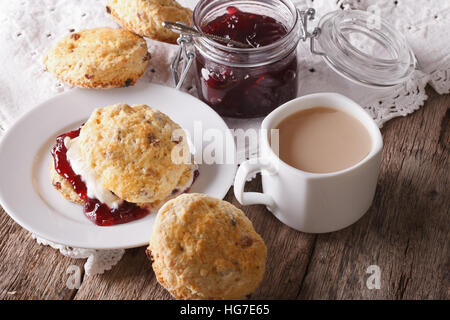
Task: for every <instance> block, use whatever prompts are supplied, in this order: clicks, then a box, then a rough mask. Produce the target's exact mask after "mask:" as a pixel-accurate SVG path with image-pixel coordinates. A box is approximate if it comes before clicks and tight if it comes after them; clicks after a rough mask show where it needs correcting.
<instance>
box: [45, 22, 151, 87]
mask: <svg viewBox="0 0 450 320" xmlns="http://www.w3.org/2000/svg"><path fill="white" fill-rule="evenodd" d="M149 59H150V54H149V53H148V51H147V43H146V42H145V40H144V39H143V38H141V37H139V36H137V35H135V34H134V33H132V32H130V31H127V30H122V29H113V28H97V29H88V30H83V31H80V32H76V33H71V34H69V35H67V36H65V37H64V38H62V39H61V40H60V41H59V42H58V43H57V44H56V46H55V47H53V48H52V49H51V50H50V51H49V52H48V53H47V56H46V57H45V59H44V64H45V67H46V69H47V71H49V72H50V73H52V74H53V75H54V76H55V77H56V78H58V79H59V80H61V81H62V82H65V83H69V84H70V85H73V86H77V87H85V88H113V87H124V86H125V87H126V86H131V85H134V84H135V83H136V81H137V80H138V79H139V78H140V77H141V76H142V75H143V74H144V72H145V70H146V68H147V65H148V61H149Z"/></svg>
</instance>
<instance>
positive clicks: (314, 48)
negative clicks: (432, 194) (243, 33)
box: [166, 0, 416, 118]
mask: <svg viewBox="0 0 450 320" xmlns="http://www.w3.org/2000/svg"><path fill="white" fill-rule="evenodd" d="M230 7H232V8H237V9H238V10H240V12H246V13H250V14H255V15H260V16H267V17H271V18H273V20H274V21H276V22H278V23H281V24H282V25H284V27H285V28H286V33H285V34H284V35H283V36H282V37H281V38H279V39H277V40H276V41H274V42H272V43H268V44H266V45H263V46H258V47H254V46H252V43H251V42H250V41H246V42H244V41H243V42H236V41H233V39H230V38H229V37H228V38H227V37H226V38H223V37H222V38H221V37H219V36H217V35H214V34H211V33H210V32H204V29H205V27H207V26H208V24H209V23H211V22H213V21H215V19H218V18H220V17H222V16H223V15H224V14H226V12H227V10H229V8H230ZM314 18H315V10H314V9H312V8H309V9H306V10H298V9H296V8H295V6H294V4H293V3H292V2H291V1H290V0H259V1H254V0H253V1H252V0H228V1H223V0H212V1H211V0H208V1H207V0H201V1H200V2H199V3H198V4H197V6H196V8H195V10H194V15H193V22H194V28H189V27H187V26H183V25H180V24H176V23H175V24H174V23H170V22H167V23H166V26H167V27H168V28H170V29H171V30H173V31H175V32H178V33H181V36H180V38H179V39H178V44H179V46H180V47H179V50H178V52H177V55H176V56H175V59H174V60H173V63H172V65H171V69H172V74H173V78H174V81H175V86H176V87H177V88H178V89H179V88H180V87H181V86H182V84H183V81H184V79H185V77H186V75H187V73H188V71H189V69H190V67H191V66H192V65H195V76H194V77H195V83H196V85H197V92H198V96H199V98H200V99H201V100H203V101H204V102H206V103H207V104H209V105H210V106H211V107H212V108H213V109H215V110H216V111H217V112H218V113H219V114H220V115H222V116H226V117H238V118H251V117H259V116H265V115H267V114H268V113H270V112H271V111H272V110H274V109H275V108H277V107H278V106H280V105H281V104H283V103H285V102H286V101H289V100H291V99H293V98H295V97H296V96H297V90H298V77H299V76H301V75H299V74H298V68H297V50H296V48H297V45H298V42H299V41H300V40H303V41H307V40H308V39H309V41H310V51H311V52H312V53H313V54H315V55H320V56H322V57H323V59H324V60H325V62H326V63H327V64H328V65H329V66H330V67H331V68H332V69H333V70H334V71H336V72H337V73H339V74H340V75H342V76H343V77H345V78H346V79H348V80H350V81H353V82H356V83H358V84H361V85H365V86H372V87H389V86H394V85H398V84H400V83H403V82H404V81H406V80H407V79H408V78H409V77H410V75H411V73H412V72H413V71H414V69H415V67H416V59H415V57H414V54H413V52H412V50H411V49H410V48H409V46H408V44H407V42H406V40H405V39H404V37H403V36H402V35H401V34H400V33H399V32H398V31H396V30H395V28H393V27H392V26H391V25H390V24H388V23H387V22H386V21H385V20H384V19H382V18H381V17H377V16H374V15H373V14H371V13H369V12H365V11H358V10H344V11H343V10H337V11H333V12H330V13H328V14H326V15H325V16H323V17H322V18H321V20H320V21H319V24H318V26H317V27H315V28H314V29H313V30H312V31H311V32H310V31H308V21H310V20H313V19H314ZM362 37H364V38H365V40H367V41H364V42H361V41H358V39H361V38H362ZM355 40H356V41H355ZM358 43H365V44H367V46H366V47H360V46H358ZM194 62H195V63H194ZM181 63H182V64H183V66H182V69H181V74H179V67H180V64H181Z"/></svg>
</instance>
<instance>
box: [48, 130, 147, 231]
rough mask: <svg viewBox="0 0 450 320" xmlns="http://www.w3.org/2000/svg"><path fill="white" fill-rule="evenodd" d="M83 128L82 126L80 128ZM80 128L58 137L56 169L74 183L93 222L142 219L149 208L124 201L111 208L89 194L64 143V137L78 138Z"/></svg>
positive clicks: (54, 156)
mask: <svg viewBox="0 0 450 320" xmlns="http://www.w3.org/2000/svg"><path fill="white" fill-rule="evenodd" d="M80 129H81V128H80ZM80 129H78V130H74V131H71V132H68V133H65V134H62V135H60V136H59V137H58V138H56V145H55V146H54V147H53V149H52V156H53V159H54V161H55V169H56V172H58V173H59V174H60V175H61V176H62V177H64V178H65V179H66V180H67V181H68V182H70V184H71V185H72V187H73V189H74V190H75V192H77V193H78V195H79V196H80V198H81V199H82V200H83V201H84V206H83V207H84V208H83V209H84V214H85V215H86V217H88V218H89V220H91V221H92V222H94V223H95V224H96V225H99V226H112V225H116V224H121V223H126V222H130V221H133V220H137V219H140V218H142V217H145V216H146V215H148V214H149V210H147V209H143V208H140V207H139V206H137V205H136V204H134V203H130V202H126V201H124V202H123V203H122V204H121V205H120V206H119V208H117V209H111V208H109V207H108V206H107V205H106V204H104V203H102V202H100V201H99V200H97V199H91V198H89V197H88V196H87V188H86V184H85V183H84V182H83V180H82V179H81V176H79V175H77V174H75V172H74V171H73V170H72V167H71V166H70V163H69V161H68V160H67V156H66V153H67V148H66V146H65V145H64V139H65V138H66V137H69V138H70V139H73V138H76V137H78V136H79V134H80Z"/></svg>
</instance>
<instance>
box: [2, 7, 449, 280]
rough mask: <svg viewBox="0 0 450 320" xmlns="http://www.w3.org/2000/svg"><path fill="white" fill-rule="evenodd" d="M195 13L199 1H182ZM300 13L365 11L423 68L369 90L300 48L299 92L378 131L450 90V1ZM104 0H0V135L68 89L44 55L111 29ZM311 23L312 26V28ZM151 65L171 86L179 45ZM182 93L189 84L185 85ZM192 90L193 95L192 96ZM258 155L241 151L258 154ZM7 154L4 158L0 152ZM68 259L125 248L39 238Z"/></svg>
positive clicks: (153, 44)
mask: <svg viewBox="0 0 450 320" xmlns="http://www.w3.org/2000/svg"><path fill="white" fill-rule="evenodd" d="M179 2H180V3H181V4H182V5H185V6H187V7H190V8H193V7H194V6H195V4H196V3H197V0H179ZM294 2H295V3H296V4H297V6H298V7H299V8H307V7H314V8H315V9H316V12H317V19H316V20H315V23H317V21H318V20H319V19H320V17H321V16H323V15H324V14H326V13H328V12H330V11H332V10H346V9H361V10H368V11H372V12H376V13H379V14H381V15H382V16H383V17H384V18H386V19H387V20H388V21H390V22H391V23H392V24H393V25H394V26H395V27H396V28H397V29H398V30H400V31H401V32H402V33H403V34H404V35H405V36H406V38H407V40H408V43H409V45H410V46H411V47H412V49H413V51H414V53H415V55H416V57H417V60H418V62H419V70H417V71H415V72H414V74H413V76H412V78H411V79H410V80H409V81H408V82H407V83H405V84H402V85H399V86H397V87H394V88H389V89H370V88H366V87H362V86H358V85H356V84H353V83H351V82H350V81H346V80H343V78H341V77H340V76H338V75H337V74H335V73H334V72H333V71H332V70H331V69H329V68H328V67H327V66H326V64H325V63H324V62H323V61H322V59H321V58H320V57H319V56H313V55H311V54H310V52H309V47H308V45H309V44H308V43H302V44H300V46H299V48H298V51H299V54H298V57H299V75H300V76H299V94H300V95H304V94H309V93H314V92H320V91H322V92H323V91H334V92H339V93H342V94H344V95H346V96H348V97H350V98H352V99H353V100H355V101H357V102H358V103H360V104H361V105H362V106H363V107H364V108H365V109H366V110H367V111H368V112H369V113H370V114H371V115H372V117H373V118H374V119H375V121H376V122H377V123H378V124H379V125H380V126H381V125H382V124H383V123H384V122H386V121H388V120H389V119H392V118H394V117H397V116H406V115H408V114H409V113H411V112H414V111H415V110H417V109H419V108H420V107H421V106H422V105H423V103H424V101H425V100H426V99H427V96H426V94H425V90H424V88H425V86H426V85H427V83H429V84H431V85H432V86H433V88H434V89H435V90H436V91H437V92H438V93H440V94H443V93H448V92H449V91H450V33H449V31H450V1H448V0H416V1H412V0H379V1H369V0H337V1H336V0H315V1H314V0H296V1H294ZM105 5H106V0H70V1H69V0H41V1H33V0H20V1H7V0H0V39H2V43H1V45H0V71H1V72H0V136H1V135H2V134H3V132H4V131H5V130H7V129H8V128H9V127H10V126H11V125H12V124H13V123H14V121H15V120H17V119H18V118H19V117H20V116H21V115H22V114H24V113H25V112H27V111H28V110H30V109H31V108H33V107H34V106H35V105H37V104H39V103H41V102H43V101H45V100H47V99H49V98H51V97H53V96H54V95H56V94H58V93H61V92H64V91H67V90H71V87H70V86H67V85H64V84H62V83H60V82H59V81H58V80H56V79H55V78H53V77H52V76H51V75H50V74H48V73H46V72H44V68H43V65H42V59H43V56H44V55H45V53H46V51H47V50H48V49H49V48H50V47H51V46H52V45H53V44H54V42H55V41H57V40H58V39H59V38H61V37H62V36H64V35H66V34H67V33H69V32H71V31H79V30H82V29H86V28H93V27H100V26H111V27H117V25H116V23H115V22H114V21H113V20H112V19H111V17H110V16H109V15H108V14H107V13H106V10H105ZM313 26H314V23H313V24H312V25H311V27H313ZM148 45H149V51H150V52H151V54H152V59H151V61H150V66H149V68H148V70H147V72H146V74H145V76H144V77H143V78H142V79H141V80H140V81H147V82H154V83H160V84H165V85H168V86H172V79H171V75H170V72H169V64H170V62H171V60H172V58H173V56H174V54H175V52H176V50H177V47H176V46H175V45H169V44H165V43H161V42H157V41H152V40H148ZM187 82H188V83H187V84H186V86H185V88H187V87H189V86H190V83H189V82H190V80H188V81H187ZM191 92H193V91H191ZM227 122H228V124H229V126H230V127H231V128H244V129H246V128H255V127H258V126H259V124H260V122H261V119H252V120H232V119H227ZM255 153H256V150H247V153H246V152H245V150H238V155H240V156H241V158H242V157H244V156H247V157H248V156H249V155H250V156H253V155H254V154H255ZM1 156H3V155H1ZM36 240H37V241H38V243H40V244H44V245H50V246H52V247H54V248H56V249H59V250H60V252H61V253H62V254H64V255H66V256H69V257H72V258H83V259H85V258H87V259H88V260H87V263H86V264H85V270H86V273H87V274H97V273H103V272H104V271H105V270H109V269H110V268H111V267H112V266H114V265H115V264H116V263H117V262H118V261H119V260H120V259H121V257H122V255H123V253H124V250H91V249H89V250H88V249H82V248H69V247H66V246H62V245H58V244H55V243H51V242H49V241H46V240H45V239H36Z"/></svg>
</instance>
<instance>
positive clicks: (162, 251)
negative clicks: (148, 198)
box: [147, 194, 267, 299]
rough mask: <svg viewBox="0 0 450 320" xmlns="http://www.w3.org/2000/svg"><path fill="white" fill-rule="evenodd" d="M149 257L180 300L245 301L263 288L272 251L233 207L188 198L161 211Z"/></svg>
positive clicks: (192, 196) (159, 276)
mask: <svg viewBox="0 0 450 320" xmlns="http://www.w3.org/2000/svg"><path fill="white" fill-rule="evenodd" d="M147 253H148V254H149V256H151V258H152V260H153V270H154V271H155V274H156V277H157V279H158V281H159V282H160V283H161V284H162V285H163V286H164V287H165V288H166V289H167V290H168V291H169V292H170V293H171V294H172V295H173V296H174V297H175V298H176V299H241V298H245V297H246V296H247V295H248V294H250V293H252V292H253V291H254V290H255V289H256V288H257V287H258V285H259V283H260V282H261V280H262V278H263V276H264V271H265V264H266V256H267V249H266V245H265V244H264V241H263V239H262V238H261V236H260V235H259V234H257V233H256V232H255V230H254V229H253V225H252V223H251V221H250V220H249V219H248V218H247V217H246V216H245V214H244V213H243V212H242V211H241V210H239V209H238V208H236V207H235V206H233V205H232V204H230V203H228V202H226V201H222V200H219V199H216V198H212V197H210V196H207V195H204V194H184V195H180V196H178V197H177V198H175V199H173V200H170V201H169V202H167V203H166V204H165V205H164V206H163V207H162V208H161V209H160V210H159V212H158V216H157V218H156V222H155V224H154V229H153V233H152V237H151V240H150V244H149V247H148V249H147Z"/></svg>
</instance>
